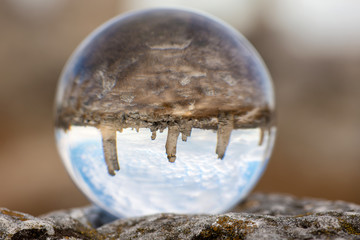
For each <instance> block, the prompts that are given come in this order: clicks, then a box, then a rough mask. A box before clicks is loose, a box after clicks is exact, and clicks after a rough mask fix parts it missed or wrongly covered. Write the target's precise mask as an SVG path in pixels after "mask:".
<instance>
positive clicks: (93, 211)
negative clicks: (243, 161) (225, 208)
mask: <svg viewBox="0 0 360 240" xmlns="http://www.w3.org/2000/svg"><path fill="white" fill-rule="evenodd" d="M0 239H40V240H41V239H360V206H359V205H355V204H351V203H346V202H342V201H335V202H334V201H324V200H317V199H297V198H293V197H291V196H285V195H276V194H253V195H251V196H250V197H249V198H248V199H247V200H246V201H244V202H243V203H242V204H240V205H239V206H238V207H236V208H235V209H233V212H231V213H226V214H220V215H176V214H158V215H152V216H145V217H138V218H131V219H119V220H115V219H114V218H113V217H112V216H110V215H108V214H106V213H103V212H101V211H100V210H99V209H97V208H95V207H85V208H77V209H71V210H66V211H58V212H53V213H49V214H47V215H44V216H40V217H33V216H31V215H28V214H24V213H19V212H15V211H10V210H7V209H4V208H0Z"/></svg>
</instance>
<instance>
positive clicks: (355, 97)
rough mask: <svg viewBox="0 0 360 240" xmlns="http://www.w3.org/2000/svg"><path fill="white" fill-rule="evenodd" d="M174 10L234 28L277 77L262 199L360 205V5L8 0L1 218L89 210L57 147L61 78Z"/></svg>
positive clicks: (1, 27)
mask: <svg viewBox="0 0 360 240" xmlns="http://www.w3.org/2000/svg"><path fill="white" fill-rule="evenodd" d="M165 4H166V5H165ZM169 5H176V6H185V7H191V8H196V9H201V10H203V11H206V12H209V13H211V14H212V15H215V16H218V17H219V18H221V19H223V20H225V21H226V22H228V23H230V24H231V25H232V26H234V27H235V28H237V29H238V30H239V31H240V32H242V33H243V34H244V35H245V36H246V37H247V38H248V39H249V40H250V41H251V42H252V44H253V45H254V46H255V48H256V49H257V50H258V51H259V53H260V54H261V55H262V57H263V59H264V61H265V62H266V64H267V66H268V68H269V71H270V73H271V75H272V77H273V80H274V85H275V89H276V100H277V111H278V116H277V122H278V130H279V131H278V137H277V142H276V146H275V149H274V153H273V156H272V159H271V161H270V164H269V166H268V169H267V171H266V172H265V175H264V176H263V178H262V179H261V180H260V182H259V183H258V185H257V187H256V189H255V191H262V192H281V193H290V194H293V195H295V196H299V197H304V196H307V197H317V198H326V199H331V200H335V199H336V200H338V199H339V200H346V201H351V202H354V203H357V204H360V191H359V185H358V184H359V183H360V106H359V105H360V14H358V13H359V11H360V1H357V0H317V1H313V0H298V1H287V0H273V1H267V0H222V1H217V0H197V1H185V0H182V1H181V0H178V1H169V0H167V1H165V0H163V1H160V0H155V1H150V0H122V1H121V0H108V1H97V0H77V1H70V0H1V1H0V73H1V78H0V206H1V207H7V208H10V209H13V210H18V211H25V212H28V213H30V214H33V215H38V214H42V213H45V212H48V211H52V210H56V209H61V208H70V207H77V206H82V205H85V204H88V201H87V200H86V198H85V197H84V196H83V195H82V194H81V193H80V191H79V190H78V189H77V188H76V187H75V185H74V184H73V183H72V181H71V180H70V178H69V177H68V175H67V173H66V171H65V168H64V167H63V165H62V162H61V160H60V158H59V155H58V153H57V150H56V146H55V140H54V136H53V116H52V113H53V109H52V108H53V100H54V94H55V90H56V84H57V80H58V77H59V75H60V72H61V69H62V67H63V66H64V64H65V62H66V60H67V58H68V57H69V56H70V54H71V53H72V51H73V50H74V49H75V48H76V46H77V45H78V44H79V43H80V42H81V41H82V40H83V39H84V38H85V37H86V36H87V35H88V34H89V33H90V32H91V31H92V30H94V29H95V28H96V27H98V26H99V25H101V24H102V23H103V22H105V21H106V20H108V19H109V18H112V17H114V16H116V15H118V14H120V13H123V12H126V11H129V10H133V9H138V8H145V7H154V6H169Z"/></svg>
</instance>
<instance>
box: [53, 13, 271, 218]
mask: <svg viewBox="0 0 360 240" xmlns="http://www.w3.org/2000/svg"><path fill="white" fill-rule="evenodd" d="M273 112H274V100H273V89H272V83H271V79H270V76H269V74H268V72H267V70H266V67H265V66H264V64H263V62H262V60H261V59H260V57H259V55H258V54H257V52H256V51H255V49H254V48H253V47H252V46H251V45H250V43H249V42H248V41H247V40H246V39H245V38H244V37H243V36H242V35H240V34H239V33H238V32H237V31H236V30H234V29H233V28H231V27H230V26H228V25H227V24H225V23H223V22H221V21H219V20H217V19H214V18H212V17H209V16H207V15H204V14H200V13H197V12H192V11H185V10H178V9H152V10H145V11H139V12H134V13H131V14H127V15H124V16H120V17H117V18H115V19H112V20H110V21H109V22H107V23H105V24H104V25H103V26H101V27H100V28H99V29H97V30H96V31H95V32H94V33H92V34H91V35H90V36H89V37H87V38H86V39H85V41H84V42H83V43H82V44H81V45H80V46H79V47H78V48H77V50H76V51H75V53H74V54H73V55H72V57H71V58H70V60H69V61H68V63H67V65H66V66H65V68H64V70H63V74H62V76H61V79H60V82H59V86H58V90H57V97H56V120H55V126H56V139H57V145H58V149H59V152H60V154H61V157H62V159H63V162H64V164H65V166H66V168H67V170H68V172H69V174H70V176H71V177H72V179H73V181H74V182H75V183H76V184H77V186H78V187H79V188H80V189H81V190H82V191H83V192H84V194H85V195H86V196H87V197H88V198H89V199H90V200H91V201H92V202H94V203H95V204H96V205H98V206H99V207H101V208H103V209H105V210H106V211H108V212H110V213H112V214H114V215H116V216H118V217H130V216H139V215H147V214H154V213H160V212H174V213H219V212H223V211H226V210H228V209H229V208H231V207H233V206H234V205H235V204H236V203H237V202H238V201H240V200H241V199H243V198H244V197H245V196H246V195H247V194H248V193H249V191H250V190H251V189H252V188H253V187H254V185H255V183H256V182H257V181H258V180H259V178H260V176H261V174H262V172H263V171H264V169H265V167H266V164H267V161H268V159H269V157H270V154H271V151H272V147H273V142H274V136H275V127H274V124H273Z"/></svg>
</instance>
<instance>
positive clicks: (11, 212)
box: [1, 209, 29, 221]
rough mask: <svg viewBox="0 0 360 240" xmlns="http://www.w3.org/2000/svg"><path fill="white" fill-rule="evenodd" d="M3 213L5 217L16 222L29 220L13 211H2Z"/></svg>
mask: <svg viewBox="0 0 360 240" xmlns="http://www.w3.org/2000/svg"><path fill="white" fill-rule="evenodd" d="M1 213H2V214H4V215H8V216H10V217H12V218H14V219H16V220H20V221H27V220H29V219H28V218H26V217H25V216H24V215H23V214H20V213H16V212H13V211H8V210H5V209H4V210H1Z"/></svg>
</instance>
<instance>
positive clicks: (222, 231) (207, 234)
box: [193, 216, 257, 240]
mask: <svg viewBox="0 0 360 240" xmlns="http://www.w3.org/2000/svg"><path fill="white" fill-rule="evenodd" d="M256 228H257V227H256V225H255V223H254V222H252V221H243V220H237V219H233V218H230V217H228V216H223V217H219V218H218V220H217V222H216V223H215V224H212V225H211V226H208V227H206V228H205V229H204V230H202V231H201V232H200V234H199V235H197V236H195V237H194V238H193V239H194V240H195V239H234V240H240V239H245V237H246V235H248V234H249V233H252V232H253V231H254V230H255V229H256Z"/></svg>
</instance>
